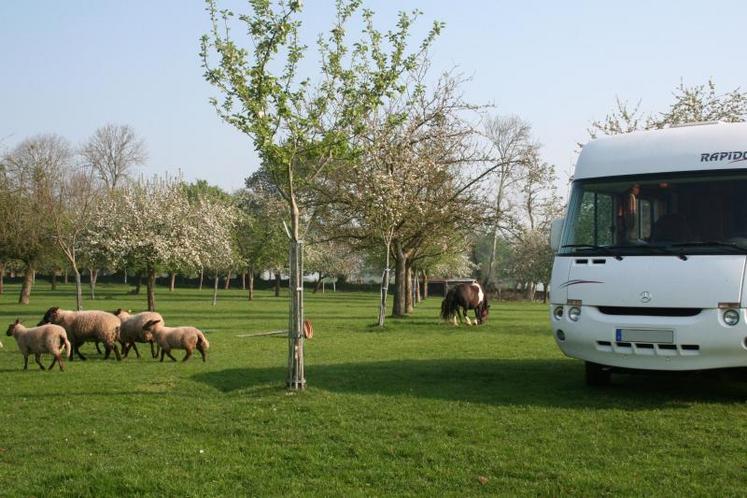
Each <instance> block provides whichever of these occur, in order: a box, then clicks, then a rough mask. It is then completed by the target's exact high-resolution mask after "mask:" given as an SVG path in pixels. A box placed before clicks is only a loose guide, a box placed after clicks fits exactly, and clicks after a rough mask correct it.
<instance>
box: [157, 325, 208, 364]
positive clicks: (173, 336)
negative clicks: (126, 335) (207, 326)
mask: <svg viewBox="0 0 747 498" xmlns="http://www.w3.org/2000/svg"><path fill="white" fill-rule="evenodd" d="M160 323H161V322H159V321H157V320H150V321H148V322H147V323H146V324H145V326H144V327H143V330H145V331H146V332H148V331H149V332H152V333H153V336H154V338H155V340H156V342H157V343H158V345H159V346H160V347H161V361H163V358H164V355H167V356H168V357H169V358H171V359H172V360H174V361H176V358H174V357H173V356H172V355H171V350H172V349H184V350H186V351H187V353H186V354H185V355H184V358H183V359H182V361H187V360H188V359H189V358H190V356H192V351H194V350H195V349H197V351H199V352H200V355H201V356H202V361H205V359H206V357H207V350H208V348H209V347H210V343H209V342H208V340H207V339H206V338H205V334H203V333H202V331H201V330H199V329H196V328H195V327H166V326H164V325H160Z"/></svg>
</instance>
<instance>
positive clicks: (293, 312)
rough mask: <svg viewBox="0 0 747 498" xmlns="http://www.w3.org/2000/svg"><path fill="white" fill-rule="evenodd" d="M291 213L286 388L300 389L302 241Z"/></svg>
mask: <svg viewBox="0 0 747 498" xmlns="http://www.w3.org/2000/svg"><path fill="white" fill-rule="evenodd" d="M294 211H295V212H294V213H293V219H294V223H293V240H291V241H290V248H289V258H288V260H289V265H288V266H289V268H288V269H289V275H288V277H289V278H288V290H289V293H290V315H289V317H288V382H287V384H288V388H289V389H292V390H302V389H304V388H305V387H306V378H305V374H304V351H303V347H304V335H303V330H304V323H303V322H304V320H303V242H302V241H300V240H298V212H297V208H296V210H294Z"/></svg>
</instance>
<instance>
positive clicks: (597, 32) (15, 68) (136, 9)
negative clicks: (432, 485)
mask: <svg viewBox="0 0 747 498" xmlns="http://www.w3.org/2000/svg"><path fill="white" fill-rule="evenodd" d="M229 3H231V4H232V5H239V6H243V5H244V2H238V1H233V0H231V2H229ZM366 4H367V5H368V6H369V7H371V8H372V9H373V10H374V11H376V13H377V20H378V24H379V26H380V27H381V28H386V27H388V26H392V25H393V24H394V22H395V15H396V12H397V11H398V10H401V9H407V10H409V9H412V8H420V9H421V10H422V11H424V15H423V17H422V19H421V23H420V24H419V32H422V31H423V30H425V29H427V28H428V26H429V24H430V22H431V21H432V20H434V19H438V20H442V21H444V22H445V23H446V29H445V30H444V32H443V34H442V36H441V37H440V38H439V39H438V40H437V42H436V43H435V46H434V48H433V50H432V55H433V67H434V69H436V70H441V69H448V68H451V67H454V66H456V67H457V68H458V70H459V71H461V72H462V73H464V74H465V75H468V76H470V77H471V80H470V81H469V83H468V84H467V85H466V86H465V89H464V93H465V96H466V97H467V99H468V100H470V101H472V102H473V103H477V104H493V105H494V106H495V109H493V112H494V113H498V114H517V115H519V116H522V117H523V118H525V119H526V120H528V121H529V122H530V123H532V125H533V127H534V133H535V136H536V137H537V139H538V140H539V141H540V142H542V143H543V144H544V155H545V158H546V160H548V161H549V162H552V163H554V164H556V165H557V167H558V169H559V171H561V172H567V171H570V169H571V166H572V164H573V161H574V160H575V152H574V151H575V149H576V143H577V142H578V141H582V140H584V139H585V138H586V128H587V127H588V125H589V123H590V122H591V120H592V119H595V118H602V117H603V116H604V115H605V114H606V112H607V111H608V110H610V109H611V108H612V106H613V105H614V101H615V97H616V96H619V97H621V98H624V99H629V100H631V101H638V100H639V99H640V100H641V101H642V108H643V109H645V110H652V111H653V110H663V109H664V108H665V107H666V105H667V104H668V103H669V102H670V101H671V92H672V90H673V89H674V87H675V86H676V85H677V84H678V83H679V81H680V79H683V80H684V81H685V83H686V84H697V83H703V82H705V81H706V80H707V79H708V78H709V77H711V78H713V79H714V81H715V82H716V83H717V84H718V86H719V88H720V89H721V90H722V91H727V90H732V89H734V88H737V87H742V86H745V82H746V81H747V64H746V62H747V61H746V59H747V57H745V46H746V44H745V41H744V37H743V32H744V30H743V28H742V27H741V24H742V23H743V20H744V19H747V2H740V1H730V2H727V1H717V0H714V1H710V2H707V3H705V2H695V1H677V2H675V1H659V2H651V1H626V2H600V1H577V2H573V1H566V2H551V1H545V2H541V1H534V2H531V1H525V2H518V1H515V2H502V1H478V0H463V1H461V2H455V1H446V0H430V1H428V0H399V1H396V2H395V1H386V0H369V1H367V2H366ZM333 5H334V2H333V0H306V1H305V12H304V15H303V21H304V33H305V34H307V35H309V42H312V41H313V35H315V33H318V32H320V31H322V30H324V29H325V28H326V27H327V26H328V25H329V21H330V19H331V15H332V13H333ZM207 29H208V19H207V16H206V13H205V12H204V5H203V3H202V2H201V1H199V0H157V1H156V0H151V1H145V0H128V1H121V0H96V1H94V0H67V1H64V2H63V1H57V0H47V1H40V0H26V1H22V2H20V1H11V0H0V46H1V47H2V49H3V56H2V59H1V60H0V140H2V141H3V146H4V147H6V148H7V147H12V146H13V145H14V144H15V143H17V142H18V141H20V140H22V139H23V138H25V137H27V136H29V135H33V134H36V133H46V132H54V133H58V134H60V135H63V136H65V137H67V138H68V139H70V140H71V141H72V142H73V143H80V142H81V141H83V140H84V139H85V138H86V137H87V136H89V135H90V134H91V133H92V132H93V131H94V130H95V129H96V128H97V127H98V126H100V125H102V124H104V123H106V122H114V123H126V124H130V125H132V126H133V127H134V128H135V130H136V131H137V132H138V134H139V135H140V136H142V137H143V138H144V139H145V140H146V142H147V144H148V150H149V155H150V158H149V161H148V164H147V165H146V166H145V167H144V168H142V171H143V172H144V173H146V174H148V173H150V172H158V173H160V172H164V171H169V172H171V173H175V172H177V170H181V171H182V172H183V174H184V176H185V177H186V178H187V179H195V178H203V179H207V180H208V181H210V182H211V183H215V184H218V185H221V186H223V187H225V188H228V189H234V188H238V187H240V186H241V185H242V183H243V178H244V177H245V176H247V174H248V173H250V172H251V171H252V170H254V169H255V168H256V167H257V159H256V156H255V154H254V153H253V151H252V146H251V142H250V140H249V139H248V138H247V137H245V136H244V135H242V134H241V133H239V132H238V131H236V130H234V129H233V128H231V127H230V126H228V125H226V124H224V123H222V122H221V121H220V120H219V119H218V117H217V116H216V115H215V112H214V110H213V109H212V107H211V106H210V105H209V104H208V98H209V97H210V96H211V95H214V94H215V92H214V91H213V89H212V88H211V87H210V86H209V85H208V84H207V83H205V82H204V80H203V78H202V70H201V68H200V62H199V59H198V56H197V54H198V48H199V47H198V40H199V36H200V35H201V34H202V33H204V32H206V31H207ZM310 55H312V54H310ZM309 67H313V66H309Z"/></svg>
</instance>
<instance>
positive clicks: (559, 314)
mask: <svg viewBox="0 0 747 498" xmlns="http://www.w3.org/2000/svg"><path fill="white" fill-rule="evenodd" d="M552 314H553V316H554V317H555V319H556V320H560V319H561V318H563V307H562V306H557V307H556V308H555V309H554V310H553V312H552Z"/></svg>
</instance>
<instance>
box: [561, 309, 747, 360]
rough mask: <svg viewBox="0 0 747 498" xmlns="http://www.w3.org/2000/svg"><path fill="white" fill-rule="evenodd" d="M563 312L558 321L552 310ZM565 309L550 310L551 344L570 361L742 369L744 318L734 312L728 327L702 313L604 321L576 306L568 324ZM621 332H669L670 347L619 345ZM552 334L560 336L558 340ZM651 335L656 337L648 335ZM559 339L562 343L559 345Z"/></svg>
mask: <svg viewBox="0 0 747 498" xmlns="http://www.w3.org/2000/svg"><path fill="white" fill-rule="evenodd" d="M558 306H563V308H564V310H563V311H564V312H563V316H562V317H561V318H560V319H557V318H556V317H555V316H554V315H553V310H554V309H555V308H556V307H558ZM569 309H570V306H568V305H560V304H553V305H551V306H550V322H551V323H552V327H553V336H554V338H555V342H556V343H557V345H558V347H559V348H560V350H561V351H563V353H565V354H566V355H567V356H570V357H572V358H578V359H580V360H585V361H591V362H594V363H598V364H600V365H607V366H611V367H620V368H631V369H644V370H705V369H713V368H731V367H747V347H745V341H746V340H747V313H745V309H740V310H739V314H740V320H739V323H737V324H736V325H734V326H728V325H726V324H725V323H724V321H723V312H722V310H720V309H703V310H702V311H701V312H700V313H699V314H697V315H695V316H689V317H670V316H630V315H607V314H604V313H602V312H601V311H599V309H598V308H597V307H596V306H582V307H581V315H580V316H579V319H578V321H576V322H574V321H572V320H571V319H570V318H568V310H569ZM621 329H636V330H652V331H670V330H671V331H672V337H673V340H672V341H671V342H669V341H667V342H662V343H658V342H650V341H646V340H645V338H644V339H643V340H641V338H640V337H639V338H638V339H637V340H636V341H624V340H620V335H619V333H618V331H619V330H621ZM558 331H562V334H559V333H558ZM653 335H656V334H653ZM559 336H561V337H563V336H564V340H561V339H559Z"/></svg>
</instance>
